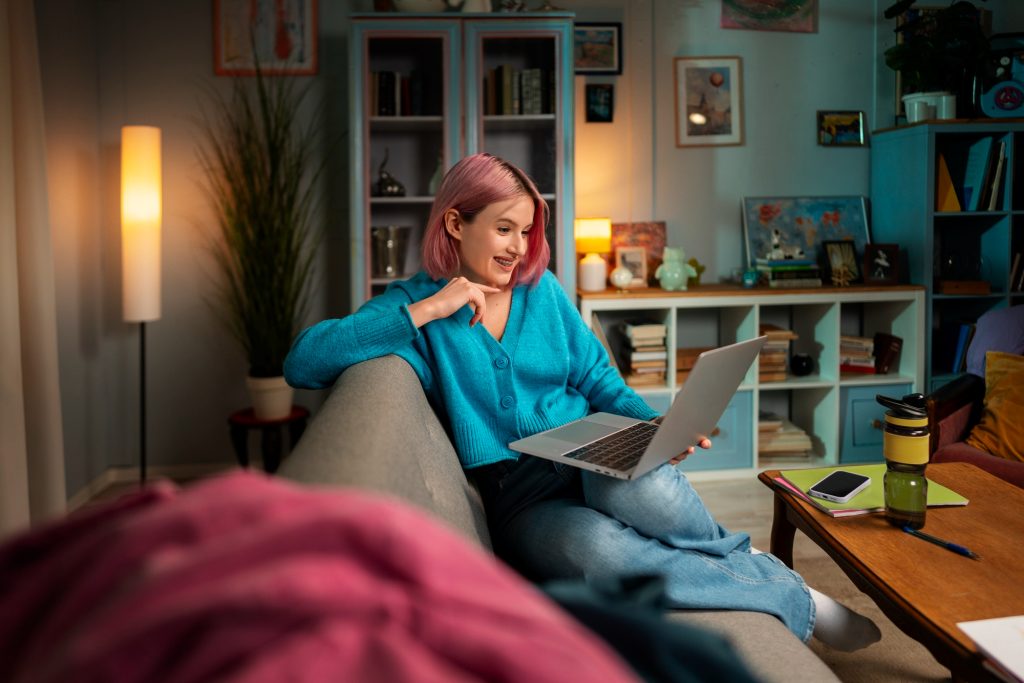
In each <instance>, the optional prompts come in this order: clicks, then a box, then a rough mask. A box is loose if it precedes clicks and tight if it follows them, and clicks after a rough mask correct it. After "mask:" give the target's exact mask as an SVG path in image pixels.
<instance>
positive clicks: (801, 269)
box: [755, 258, 821, 288]
mask: <svg viewBox="0 0 1024 683" xmlns="http://www.w3.org/2000/svg"><path fill="white" fill-rule="evenodd" d="M755 265H756V266H757V273H758V277H759V280H760V281H761V283H762V284H766V285H768V286H769V287H773V288H780V287H821V273H820V271H819V270H818V264H817V262H815V261H814V259H765V258H759V259H756V264H755Z"/></svg>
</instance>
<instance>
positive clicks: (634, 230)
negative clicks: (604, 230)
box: [612, 221, 665, 273]
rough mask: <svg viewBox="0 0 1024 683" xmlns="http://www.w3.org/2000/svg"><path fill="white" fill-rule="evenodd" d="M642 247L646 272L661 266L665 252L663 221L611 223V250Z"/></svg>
mask: <svg viewBox="0 0 1024 683" xmlns="http://www.w3.org/2000/svg"><path fill="white" fill-rule="evenodd" d="M622 247H643V248H644V249H645V250H646V251H647V272H648V273H653V272H654V271H656V270H657V269H658V266H660V265H661V259H662V256H663V254H664V251H665V221H647V222H643V223H639V222H638V223H612V249H613V250H615V251H618V250H619V249H621V248H622Z"/></svg>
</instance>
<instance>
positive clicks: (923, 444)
mask: <svg viewBox="0 0 1024 683" xmlns="http://www.w3.org/2000/svg"><path fill="white" fill-rule="evenodd" d="M875 400H877V401H878V402H879V403H881V404H882V405H883V406H885V407H886V408H888V410H887V411H886V412H885V431H884V432H883V434H882V454H883V455H884V456H885V479H884V481H883V491H884V495H885V516H886V519H888V520H889V522H890V523H891V524H894V525H895V526H898V527H900V528H902V527H905V526H909V527H910V528H911V529H920V528H921V527H923V526H924V518H925V512H926V511H927V510H928V480H927V479H926V478H925V467H927V465H928V412H927V411H926V410H925V399H924V396H923V395H921V394H907V395H906V396H904V397H903V398H902V399H895V398H890V397H888V396H882V395H881V394H878V395H876V396H875Z"/></svg>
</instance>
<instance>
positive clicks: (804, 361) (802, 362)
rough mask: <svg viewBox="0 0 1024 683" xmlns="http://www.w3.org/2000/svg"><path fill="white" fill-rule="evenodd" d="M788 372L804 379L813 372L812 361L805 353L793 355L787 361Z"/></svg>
mask: <svg viewBox="0 0 1024 683" xmlns="http://www.w3.org/2000/svg"><path fill="white" fill-rule="evenodd" d="M789 371H790V372H792V373H793V374H794V375H796V376H797V377H806V376H807V375H809V374H811V373H812V372H814V359H813V358H811V357H810V355H808V354H806V353H794V354H793V357H792V358H790V359H789Z"/></svg>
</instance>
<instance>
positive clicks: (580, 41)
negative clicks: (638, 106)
mask: <svg viewBox="0 0 1024 683" xmlns="http://www.w3.org/2000/svg"><path fill="white" fill-rule="evenodd" d="M572 33H573V50H572V53H573V65H574V66H575V69H576V73H578V74H616V75H617V74H621V73H622V24H621V23H619V22H606V23H603V24H593V23H584V22H576V23H575V24H574V25H573V30H572Z"/></svg>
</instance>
